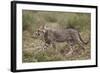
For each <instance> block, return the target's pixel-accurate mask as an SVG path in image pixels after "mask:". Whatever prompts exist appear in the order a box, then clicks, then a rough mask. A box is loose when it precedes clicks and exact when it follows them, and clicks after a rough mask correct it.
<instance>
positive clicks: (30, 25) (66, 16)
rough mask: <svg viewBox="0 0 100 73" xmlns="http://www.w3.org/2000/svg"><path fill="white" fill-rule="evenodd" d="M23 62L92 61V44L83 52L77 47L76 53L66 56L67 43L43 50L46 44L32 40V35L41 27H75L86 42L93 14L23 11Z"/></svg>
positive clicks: (38, 40)
mask: <svg viewBox="0 0 100 73" xmlns="http://www.w3.org/2000/svg"><path fill="white" fill-rule="evenodd" d="M22 20H23V21H22V22H23V49H22V61H23V62H45V61H62V60H63V61H64V60H85V59H90V58H91V56H90V53H91V52H90V50H91V49H90V43H89V44H88V45H86V46H85V48H86V51H85V52H83V51H82V50H81V49H80V47H79V46H78V45H76V46H75V49H74V52H73V54H72V55H70V56H66V54H67V53H68V51H69V48H68V46H67V44H66V43H56V49H55V48H53V47H51V46H50V47H48V49H46V50H43V45H44V42H43V41H42V40H40V39H34V38H32V33H33V32H35V31H36V29H38V28H39V27H40V26H41V25H44V24H46V25H47V26H49V27H61V28H68V27H74V28H76V29H77V30H78V31H80V34H81V36H82V39H84V41H87V40H88V37H90V32H91V31H90V29H91V28H90V27H91V14H89V13H74V12H43V11H30V10H23V12H22ZM37 47H38V48H37Z"/></svg>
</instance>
